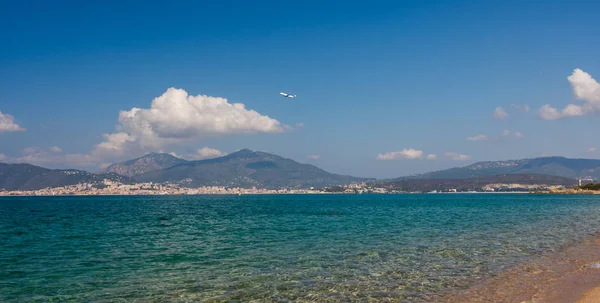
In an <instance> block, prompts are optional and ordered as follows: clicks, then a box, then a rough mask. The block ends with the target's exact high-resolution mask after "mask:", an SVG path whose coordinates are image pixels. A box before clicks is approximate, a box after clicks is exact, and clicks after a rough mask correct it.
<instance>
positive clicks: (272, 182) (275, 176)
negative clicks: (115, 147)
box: [106, 149, 374, 188]
mask: <svg viewBox="0 0 600 303" xmlns="http://www.w3.org/2000/svg"><path fill="white" fill-rule="evenodd" d="M106 171H107V172H113V173H121V174H123V173H126V174H127V176H130V177H132V178H133V179H135V180H137V181H140V182H159V183H164V182H169V183H179V184H181V185H185V186H190V187H198V186H239V187H252V186H256V187H260V188H281V187H287V188H307V187H324V186H330V185H341V184H348V183H352V182H363V181H373V180H374V179H369V178H358V177H352V176H343V175H337V174H332V173H329V172H326V171H324V170H322V169H320V168H318V167H316V166H314V165H310V164H302V163H298V162H296V161H294V160H291V159H286V158H283V157H280V156H277V155H273V154H269V153H265V152H259V151H251V150H249V149H242V150H240V151H237V152H234V153H231V154H229V155H226V156H223V157H218V158H214V159H207V160H197V161H186V160H182V159H179V158H176V157H173V156H171V155H169V154H149V155H146V156H143V157H141V158H137V159H133V160H130V161H127V162H123V163H119V164H116V165H111V166H109V167H108V168H107V170H106Z"/></svg>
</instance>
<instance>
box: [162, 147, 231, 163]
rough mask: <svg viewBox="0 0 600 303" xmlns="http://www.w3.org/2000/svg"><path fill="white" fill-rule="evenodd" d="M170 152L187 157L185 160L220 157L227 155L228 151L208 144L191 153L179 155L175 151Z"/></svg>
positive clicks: (178, 156) (175, 155) (182, 157)
mask: <svg viewBox="0 0 600 303" xmlns="http://www.w3.org/2000/svg"><path fill="white" fill-rule="evenodd" d="M169 154H171V155H172V156H174V157H177V158H181V159H185V160H205V159H213V158H218V157H222V156H225V155H227V153H224V152H222V151H220V150H218V149H215V148H210V147H207V146H205V147H203V148H200V149H197V150H196V151H195V152H194V153H191V154H186V155H178V154H176V153H174V152H171V153H169Z"/></svg>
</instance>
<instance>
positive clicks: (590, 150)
mask: <svg viewBox="0 0 600 303" xmlns="http://www.w3.org/2000/svg"><path fill="white" fill-rule="evenodd" d="M597 150H598V149H596V148H595V147H590V148H588V150H587V151H588V153H590V154H594V153H596V151H597Z"/></svg>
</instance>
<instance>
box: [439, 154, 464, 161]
mask: <svg viewBox="0 0 600 303" xmlns="http://www.w3.org/2000/svg"><path fill="white" fill-rule="evenodd" d="M444 155H445V156H446V157H448V158H450V159H452V160H456V161H466V160H471V156H469V155H465V154H459V153H454V152H447V153H445V154H444Z"/></svg>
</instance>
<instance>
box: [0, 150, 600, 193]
mask: <svg viewBox="0 0 600 303" xmlns="http://www.w3.org/2000/svg"><path fill="white" fill-rule="evenodd" d="M549 176H554V177H553V178H549ZM585 177H591V178H593V179H596V180H597V179H600V160H595V159H571V158H564V157H542V158H533V159H521V160H508V161H486V162H477V163H474V164H471V165H468V166H465V167H456V168H450V169H446V170H440V171H434V172H429V173H424V174H418V175H412V176H406V177H401V178H397V179H392V180H376V179H373V178H359V177H353V176H346V175H338V174H332V173H329V172H327V171H324V170H322V169H320V168H318V167H316V166H314V165H310V164H302V163H298V162H296V161H294V160H291V159H287V158H283V157H280V156H277V155H274V154H270V153H266V152H259V151H251V150H249V149H242V150H240V151H237V152H234V153H231V154H229V155H226V156H222V157H218V158H213V159H206V160H196V161H188V160H184V159H180V158H177V157H174V156H172V155H170V154H165V153H150V154H147V155H145V156H143V157H140V158H136V159H132V160H129V161H125V162H121V163H116V164H113V165H111V166H109V167H108V168H106V169H105V171H103V172H101V173H90V172H86V171H81V170H73V169H47V168H43V167H39V166H34V165H30V164H4V163H0V189H6V190H35V189H41V188H45V187H56V186H65V185H72V184H77V183H83V182H91V183H94V182H100V181H102V180H104V179H109V180H113V181H119V182H123V183H131V182H155V183H178V184H180V185H183V186H189V187H198V186H228V187H252V186H255V187H257V188H282V187H286V188H308V187H315V188H322V187H327V186H334V185H344V184H349V183H356V182H377V183H380V184H387V186H395V187H402V188H406V189H407V190H408V189H410V188H417V187H418V186H417V185H416V184H417V183H420V184H422V187H427V186H429V187H432V186H433V187H435V186H434V184H447V185H448V186H450V187H454V188H456V187H459V188H460V187H461V186H463V185H464V186H467V184H471V185H469V186H476V185H477V186H478V184H480V183H481V182H484V183H485V182H489V183H502V182H504V181H506V182H508V181H510V182H511V183H524V184H530V183H531V182H533V184H557V185H558V184H565V185H566V184H572V183H573V182H574V179H576V178H585ZM452 180H463V181H460V182H458V181H452ZM517 181H518V182H517ZM527 182H530V183H527ZM427 184H429V185H427ZM461 184H462V185H461ZM426 185H427V186H426Z"/></svg>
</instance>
